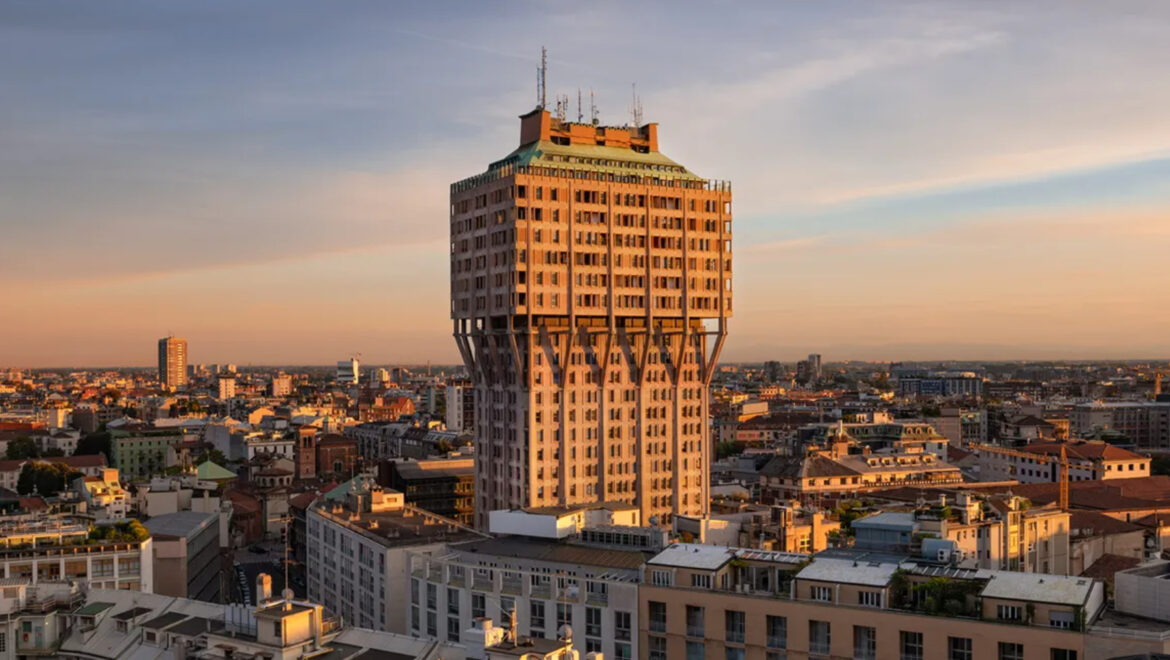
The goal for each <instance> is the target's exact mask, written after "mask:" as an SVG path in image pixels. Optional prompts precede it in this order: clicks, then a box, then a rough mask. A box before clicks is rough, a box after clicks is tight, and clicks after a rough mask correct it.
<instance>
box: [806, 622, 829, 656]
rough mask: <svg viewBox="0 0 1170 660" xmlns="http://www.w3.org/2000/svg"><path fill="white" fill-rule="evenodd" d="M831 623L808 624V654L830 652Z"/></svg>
mask: <svg viewBox="0 0 1170 660" xmlns="http://www.w3.org/2000/svg"><path fill="white" fill-rule="evenodd" d="M829 633H830V629H829V622H828V621H809V622H808V652H809V653H825V654H827V653H828V652H829V642H830V638H829Z"/></svg>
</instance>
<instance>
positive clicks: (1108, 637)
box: [638, 544, 1167, 660]
mask: <svg viewBox="0 0 1170 660" xmlns="http://www.w3.org/2000/svg"><path fill="white" fill-rule="evenodd" d="M646 574H647V577H646V579H645V581H644V583H643V584H642V586H641V588H640V589H639V614H638V621H639V632H640V636H641V640H640V641H641V644H642V648H644V649H646V653H645V655H644V656H643V657H646V658H648V659H649V660H667V659H674V658H701V659H718V660H727V659H736V660H740V659H742V660H779V659H780V658H785V659H788V658H801V659H805V658H856V659H861V660H866V659H870V660H875V659H878V658H900V659H902V660H934V659H940V660H952V659H953V660H982V659H988V660H1053V659H1059V660H1069V659H1074V660H1087V659H1090V658H1092V659H1097V658H1113V657H1118V656H1121V655H1125V654H1127V653H1136V652H1139V651H1145V652H1152V651H1157V652H1164V651H1163V649H1164V648H1165V647H1166V645H1167V641H1166V640H1165V639H1163V637H1164V635H1162V634H1158V633H1156V632H1154V633H1149V634H1145V633H1144V632H1143V631H1141V630H1130V631H1126V630H1120V629H1117V628H1115V627H1114V626H1116V625H1117V624H1116V621H1117V617H1116V616H1114V615H1113V613H1112V612H1109V611H1107V610H1106V599H1105V588H1104V584H1103V583H1101V582H1098V581H1096V580H1092V579H1088V578H1078V577H1062V576H1056V575H1037V574H1031V575H1020V574H1015V573H1004V572H999V571H987V570H970V569H960V568H954V567H948V566H946V565H945V564H935V563H930V562H922V561H895V560H883V559H880V558H877V557H866V556H861V555H856V554H852V555H851V554H849V553H842V554H841V556H838V557H831V556H825V555H818V556H817V557H816V558H814V559H812V561H811V562H810V561H809V558H808V556H807V555H792V554H786V553H768V552H764V551H759V550H745V549H737V548H716V547H711V546H694V545H688V544H677V545H674V546H670V547H668V548H666V549H665V550H664V551H662V552H661V553H659V554H658V555H657V556H655V557H654V558H652V559H650V560H649V562H648V563H647V566H646ZM1131 625H1135V624H1131ZM1145 625H1146V627H1147V628H1148V627H1149V622H1146V624H1145Z"/></svg>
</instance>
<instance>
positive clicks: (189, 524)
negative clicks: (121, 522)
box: [142, 511, 219, 538]
mask: <svg viewBox="0 0 1170 660" xmlns="http://www.w3.org/2000/svg"><path fill="white" fill-rule="evenodd" d="M217 518H219V514H218V513H200V512H198V511H179V512H178V513H164V514H162V515H161V516H154V517H153V518H150V519H149V520H146V521H145V522H143V523H142V524H143V525H144V526H146V528H147V529H149V530H150V533H151V535H152V536H182V537H186V538H190V537H192V536H195V535H196V534H198V533H199V532H201V531H203V530H204V529H205V528H207V527H209V526H211V525H214V524H215V521H216V519H217Z"/></svg>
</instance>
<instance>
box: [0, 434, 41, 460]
mask: <svg viewBox="0 0 1170 660" xmlns="http://www.w3.org/2000/svg"><path fill="white" fill-rule="evenodd" d="M38 456H40V451H39V450H38V449H37V443H36V442H35V441H34V440H33V439H32V438H30V437H28V436H27V435H22V436H19V437H17V438H14V439H12V440H9V441H8V450H7V451H6V452H5V454H4V457H5V458H7V459H8V460H10V461H20V460H24V459H26V458H37V457H38Z"/></svg>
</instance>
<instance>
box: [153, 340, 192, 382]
mask: <svg viewBox="0 0 1170 660" xmlns="http://www.w3.org/2000/svg"><path fill="white" fill-rule="evenodd" d="M158 382H159V383H160V384H161V385H162V386H163V389H168V390H173V389H177V388H180V387H182V386H184V385H186V384H187V340H186V339H179V338H178V337H163V338H162V339H160V340H158Z"/></svg>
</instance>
